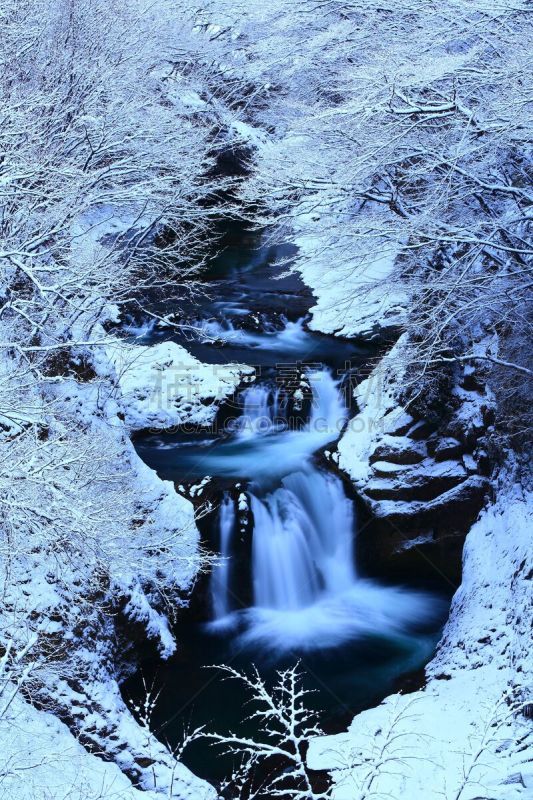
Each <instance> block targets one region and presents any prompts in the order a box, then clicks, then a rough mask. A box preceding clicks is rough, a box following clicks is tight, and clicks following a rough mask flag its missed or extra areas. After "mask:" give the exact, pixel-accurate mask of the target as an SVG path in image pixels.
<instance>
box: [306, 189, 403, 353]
mask: <svg viewBox="0 0 533 800" xmlns="http://www.w3.org/2000/svg"><path fill="white" fill-rule="evenodd" d="M317 202H318V206H317ZM307 206H309V207H310V208H311V209H313V210H310V211H307V210H306V208H307ZM322 209H323V210H322ZM322 216H324V219H322ZM383 217H384V215H383V214H382V213H380V212H374V213H373V216H372V219H371V220H370V219H366V218H365V215H364V214H363V213H361V212H360V213H359V214H358V216H357V219H356V220H355V219H351V220H350V219H349V218H346V219H342V220H340V219H339V220H337V224H335V222H333V223H332V222H331V218H330V216H328V209H327V200H326V201H324V199H323V198H321V199H320V200H319V201H317V199H316V198H311V199H310V200H308V201H306V203H305V206H304V204H302V210H301V213H300V214H298V216H297V224H296V236H295V239H294V243H295V244H296V245H297V246H298V248H299V251H300V252H299V256H298V260H297V262H296V269H297V270H298V272H300V274H301V276H302V279H303V280H304V282H305V283H306V284H307V286H309V288H310V289H311V290H312V292H313V294H314V295H315V297H316V300H317V302H316V305H315V306H313V308H311V314H312V320H311V322H310V325H309V327H310V328H311V329H313V330H317V331H320V332H322V333H332V334H335V335H337V336H346V337H359V338H363V339H372V338H374V337H376V336H381V335H383V334H387V333H388V332H391V331H393V330H395V329H398V328H399V327H401V326H402V324H403V323H404V322H405V318H406V314H407V305H408V301H409V295H408V293H407V291H406V289H405V287H403V286H402V285H401V284H399V283H398V281H397V279H396V276H395V270H396V259H397V258H398V256H399V254H400V252H401V248H402V245H401V242H400V241H399V240H398V239H397V238H394V237H392V236H390V235H386V234H385V233H384V234H383V235H382V236H379V235H377V236H376V237H375V238H372V239H371V241H372V244H371V245H369V244H368V241H367V240H366V243H365V240H364V238H363V237H361V238H360V239H359V240H358V239H357V236H355V237H354V238H353V239H352V238H350V240H349V241H347V240H346V238H345V235H344V234H342V232H340V233H337V230H340V229H342V228H343V226H344V230H346V226H349V227H350V228H353V227H356V228H358V227H360V226H362V227H364V226H365V225H370V226H371V227H372V228H374V227H375V228H376V229H378V230H379V229H380V227H381V228H382V229H383V230H384V231H385V229H386V228H387V221H386V220H385V219H383ZM325 222H327V224H326V225H325ZM324 225H325V228H324ZM298 228H300V230H298Z"/></svg>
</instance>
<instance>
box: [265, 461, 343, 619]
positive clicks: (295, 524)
mask: <svg viewBox="0 0 533 800" xmlns="http://www.w3.org/2000/svg"><path fill="white" fill-rule="evenodd" d="M251 508H252V513H253V517H254V533H253V543H252V554H253V555H252V569H253V585H254V600H255V605H256V606H257V607H259V608H271V609H276V610H278V611H295V610H297V609H301V608H305V607H306V606H309V605H311V604H312V603H314V602H316V601H317V600H319V599H320V597H321V596H322V595H324V594H329V595H330V596H334V595H335V594H337V593H339V592H345V591H347V590H348V589H350V588H351V587H352V586H353V584H354V582H355V569H354V567H353V565H352V564H353V552H352V537H353V512H352V504H351V503H350V501H349V500H348V499H347V498H346V497H345V495H344V491H343V488H342V484H341V481H340V480H339V479H338V478H335V477H333V476H331V475H327V474H325V473H323V472H319V471H318V470H317V469H314V468H312V467H308V468H307V469H306V470H304V471H302V472H294V473H292V474H291V475H288V476H287V477H285V478H283V481H282V487H281V488H280V489H277V490H276V491H275V492H273V493H272V494H270V495H268V496H267V497H266V498H265V499H263V500H260V499H259V498H257V497H255V496H253V495H252V498H251Z"/></svg>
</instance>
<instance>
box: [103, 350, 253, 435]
mask: <svg viewBox="0 0 533 800" xmlns="http://www.w3.org/2000/svg"><path fill="white" fill-rule="evenodd" d="M108 355H109V358H110V360H111V362H112V363H113V365H114V368H115V372H116V379H117V382H118V386H119V390H120V396H121V397H120V403H121V406H122V409H123V413H124V415H125V421H126V425H127V427H128V428H129V429H130V430H131V431H135V430H142V429H147V428H151V429H159V430H161V429H168V428H172V427H174V426H178V425H185V424H187V425H194V426H196V425H199V426H207V425H210V424H211V423H212V422H213V420H214V417H215V415H216V412H217V410H218V407H219V405H220V403H221V402H222V401H223V400H225V399H226V398H228V397H229V396H231V395H232V394H233V392H234V391H235V389H236V387H237V386H238V385H239V383H240V382H241V380H242V379H243V377H244V376H247V377H248V378H250V377H251V376H252V374H253V368H251V367H246V366H243V365H238V364H203V363H202V362H201V361H198V359H196V358H195V357H194V356H193V355H191V354H190V353H189V352H188V351H187V350H186V349H185V348H184V347H181V346H180V345H178V344H175V343H174V342H162V343H160V344H156V345H153V346H151V347H142V346H140V345H135V344H129V343H127V342H123V341H118V340H115V341H113V342H112V343H110V344H109V346H108Z"/></svg>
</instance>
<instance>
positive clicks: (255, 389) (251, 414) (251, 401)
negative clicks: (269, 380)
mask: <svg viewBox="0 0 533 800" xmlns="http://www.w3.org/2000/svg"><path fill="white" fill-rule="evenodd" d="M243 398H244V404H243V412H242V416H241V417H239V419H238V420H237V425H236V429H237V430H238V432H239V436H240V437H241V438H250V437H253V436H257V435H261V434H267V433H273V432H274V431H276V430H277V429H279V428H280V426H284V415H283V414H284V410H285V407H286V402H283V397H282V393H281V391H280V389H270V388H269V387H268V386H261V385H260V384H257V385H256V386H250V387H249V388H248V389H245V390H244V392H243Z"/></svg>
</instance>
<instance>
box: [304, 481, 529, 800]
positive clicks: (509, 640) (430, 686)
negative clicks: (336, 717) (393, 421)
mask: <svg viewBox="0 0 533 800" xmlns="http://www.w3.org/2000/svg"><path fill="white" fill-rule="evenodd" d="M531 499H532V498H531V496H529V497H526V496H525V495H524V494H523V492H522V491H521V489H520V488H519V487H518V486H513V485H511V486H507V487H505V486H502V488H501V491H500V494H499V498H498V501H497V502H496V504H495V505H494V506H491V507H489V508H488V509H486V510H485V511H484V512H483V514H482V516H481V518H480V519H479V521H478V522H477V523H476V524H475V525H474V527H473V528H472V530H471V531H470V533H469V534H468V537H467V540H466V545H465V553H464V574H463V582H462V584H461V587H460V588H459V590H458V591H457V593H456V595H455V598H454V601H453V605H452V610H451V615H450V619H449V621H448V623H447V625H446V629H445V632H444V636H443V639H442V641H441V644H440V647H439V651H438V653H437V655H436V657H435V659H434V660H433V661H432V662H431V663H430V665H429V666H428V668H427V671H426V672H427V676H428V682H427V685H426V687H425V688H424V689H422V690H420V691H417V692H415V693H413V694H407V695H393V696H391V697H389V698H387V699H386V700H385V701H384V702H383V703H382V704H381V705H380V706H379V707H378V708H375V709H371V710H369V711H365V712H363V713H362V714H359V715H358V716H357V717H356V718H355V719H354V720H353V722H352V724H351V726H350V728H349V730H348V732H347V733H344V734H339V735H336V736H328V737H321V738H317V739H315V740H313V741H312V742H311V745H310V748H309V754H308V762H309V765H310V766H311V768H312V769H327V770H330V771H331V772H332V775H333V780H334V792H333V798H334V800H358V798H361V800H362V798H367V797H389V798H392V799H393V800H399V798H408V799H409V800H428V798H433V797H435V798H437V797H442V798H444V800H474V798H482V797H483V798H494V799H496V798H497V800H522V799H523V800H525V798H527V797H531V796H532V792H533V766H532V762H531V760H532V758H533V744H532V742H531V739H529V741H528V739H527V733H528V730H529V731H530V723H529V721H528V720H527V719H526V716H525V713H524V710H525V709H524V704H525V703H526V702H527V695H526V692H527V687H528V683H529V686H530V685H531V684H530V681H531V668H532V659H531V655H530V632H531V624H532V616H531V605H530V587H529V583H530V581H528V577H529V576H528V569H529V568H528V561H529V559H530V556H531V544H530V541H531V540H530V531H531V525H532V522H533V519H532V516H531V511H530V509H531V505H528V500H529V501H530V502H531Z"/></svg>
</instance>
